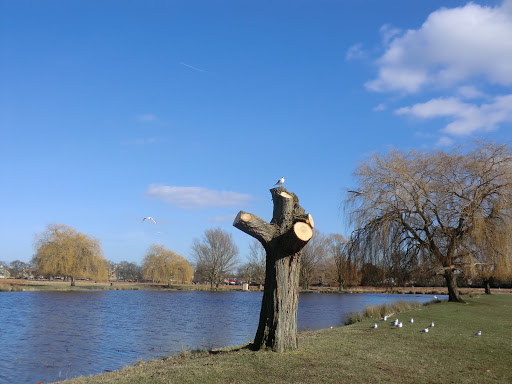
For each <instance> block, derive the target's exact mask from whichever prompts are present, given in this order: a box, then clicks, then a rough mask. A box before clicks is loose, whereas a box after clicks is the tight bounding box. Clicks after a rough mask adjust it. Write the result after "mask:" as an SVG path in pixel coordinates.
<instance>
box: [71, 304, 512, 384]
mask: <svg viewBox="0 0 512 384" xmlns="http://www.w3.org/2000/svg"><path fill="white" fill-rule="evenodd" d="M467 302H468V303H469V304H454V303H447V302H442V303H438V304H435V305H429V306H422V307H420V308H418V309H412V310H410V311H405V312H400V313H399V314H397V317H398V318H399V319H400V320H401V321H403V323H404V327H403V328H395V327H392V326H391V325H390V322H389V321H387V322H383V321H379V322H378V325H379V326H378V328H376V329H372V328H371V325H372V324H373V323H374V322H375V320H371V319H368V320H363V321H361V322H358V323H355V324H352V325H350V326H346V327H340V328H333V329H326V330H322V331H316V332H304V333H301V334H300V341H299V349H298V350H296V351H292V352H288V353H283V354H277V353H273V352H267V351H260V352H252V351H249V350H248V349H244V348H238V349H236V348H235V349H233V350H231V351H215V352H199V353H182V354H180V355H178V356H174V357H169V358H164V359H160V360H152V361H150V362H141V363H139V364H137V365H135V366H130V367H126V368H125V369H123V370H120V371H116V372H112V373H106V374H102V375H98V376H92V377H87V378H85V377H82V378H77V379H74V380H69V381H65V382H63V383H66V384H96V383H97V384H100V383H101V384H114V383H116V384H121V383H126V384H128V383H146V384H159V383H166V384H167V383H180V384H181V383H206V382H208V383H258V384H260V383H269V384H270V383H272V384H275V383H334V382H336V383H369V382H372V383H394V384H401V383H412V382H414V383H416V384H421V383H468V384H469V383H510V382H512V370H511V369H510V361H511V358H510V356H512V332H510V326H511V324H512V321H511V320H510V319H512V295H492V296H481V297H477V298H468V299H467ZM411 317H414V323H413V324H410V323H409V322H408V320H409V319H410V318H411ZM393 318H394V317H393ZM393 318H392V319H393ZM432 321H433V322H434V323H435V326H434V327H433V328H430V331H429V332H428V333H422V332H421V330H422V329H424V328H426V327H427V326H429V325H430V323H431V322H432ZM477 331H482V336H475V332H477Z"/></svg>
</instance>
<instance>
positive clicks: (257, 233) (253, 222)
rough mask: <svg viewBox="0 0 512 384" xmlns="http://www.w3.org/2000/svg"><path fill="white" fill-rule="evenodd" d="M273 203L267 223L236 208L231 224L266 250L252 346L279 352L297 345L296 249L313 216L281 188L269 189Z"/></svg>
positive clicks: (306, 234) (304, 238) (304, 241)
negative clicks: (262, 287)
mask: <svg viewBox="0 0 512 384" xmlns="http://www.w3.org/2000/svg"><path fill="white" fill-rule="evenodd" d="M270 193H271V194H272V200H273V202H274V211H273V217H272V221H271V222H270V224H269V223H267V222H265V221H264V220H262V219H260V218H259V217H257V216H254V215H252V214H250V213H247V212H243V211H240V212H239V213H238V215H237V217H236V218H235V221H234V222H233V225H234V226H235V227H236V228H238V229H240V230H241V231H243V232H245V233H247V234H249V235H251V236H252V237H254V238H256V239H258V240H259V241H260V242H261V244H262V245H263V247H264V248H265V251H266V254H267V255H266V270H265V288H264V291H263V299H262V303H261V311H260V321H259V325H258V330H257V331H256V336H255V338H254V342H253V344H252V347H253V349H255V350H258V349H261V348H270V349H272V350H273V351H277V352H283V351H286V350H291V349H295V348H297V305H298V296H299V292H298V289H299V272H300V251H301V250H302V248H303V247H304V246H305V245H306V244H307V242H308V241H309V240H310V239H311V237H312V236H313V225H314V224H313V218H312V217H311V215H309V214H308V215H307V214H306V213H305V212H304V209H303V208H302V207H301V206H300V205H299V199H298V198H297V196H296V195H295V194H293V193H290V192H288V191H287V190H286V188H284V187H276V188H273V189H271V190H270Z"/></svg>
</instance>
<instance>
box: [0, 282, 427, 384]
mask: <svg viewBox="0 0 512 384" xmlns="http://www.w3.org/2000/svg"><path fill="white" fill-rule="evenodd" d="M397 300H413V301H420V302H425V301H429V300H432V296H429V295H384V294H346V295H338V294H318V293H307V294H301V295H300V298H299V312H298V320H297V321H298V324H297V325H298V328H299V329H312V330H316V329H322V328H328V327H330V326H340V325H342V324H343V322H344V320H345V319H346V317H347V315H348V314H349V313H350V312H353V311H361V310H362V309H364V307H365V306H367V305H376V304H381V303H384V302H386V303H390V302H392V301H397ZM260 305H261V293H254V292H251V293H247V292H195V291H192V292H165V291H158V292H153V291H92V292H91V291H81V292H77V291H74V292H6V293H1V294H0V319H1V327H0V340H2V344H3V345H2V348H1V349H0V383H37V382H38V381H40V382H44V383H48V382H52V381H57V380H62V379H65V378H71V377H76V376H79V375H90V374H96V373H100V372H103V371H105V370H115V369H119V368H121V367H123V366H125V365H128V364H133V363H135V362H136V361H137V360H139V359H150V358H155V357H161V356H165V355H169V354H173V353H176V352H179V351H180V350H182V349H191V348H218V347H223V346H227V345H237V344H243V343H246V342H248V341H250V340H251V339H252V338H253V337H254V334H255V332H256V327H257V325H258V318H259V311H260Z"/></svg>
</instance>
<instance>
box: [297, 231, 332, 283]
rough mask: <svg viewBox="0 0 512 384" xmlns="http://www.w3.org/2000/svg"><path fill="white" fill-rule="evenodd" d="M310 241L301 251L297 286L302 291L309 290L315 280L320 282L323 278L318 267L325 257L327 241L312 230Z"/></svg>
mask: <svg viewBox="0 0 512 384" xmlns="http://www.w3.org/2000/svg"><path fill="white" fill-rule="evenodd" d="M313 232H314V234H313V237H312V238H311V240H310V241H309V242H308V243H307V244H306V246H305V247H304V248H303V249H302V253H301V264H300V274H299V284H300V285H301V286H302V289H309V286H310V285H311V284H312V283H313V282H314V281H315V280H316V281H317V282H318V281H319V280H322V278H323V276H321V275H322V273H321V271H320V266H321V265H322V263H323V262H324V261H325V258H326V256H327V241H326V238H325V236H323V235H322V234H321V233H320V232H319V231H318V230H316V229H314V230H313Z"/></svg>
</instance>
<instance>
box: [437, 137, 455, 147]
mask: <svg viewBox="0 0 512 384" xmlns="http://www.w3.org/2000/svg"><path fill="white" fill-rule="evenodd" d="M453 143H454V141H453V140H452V139H451V138H449V137H447V136H441V137H440V138H439V140H438V141H437V144H436V146H438V147H449V146H452V145H453Z"/></svg>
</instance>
